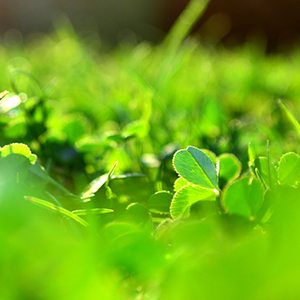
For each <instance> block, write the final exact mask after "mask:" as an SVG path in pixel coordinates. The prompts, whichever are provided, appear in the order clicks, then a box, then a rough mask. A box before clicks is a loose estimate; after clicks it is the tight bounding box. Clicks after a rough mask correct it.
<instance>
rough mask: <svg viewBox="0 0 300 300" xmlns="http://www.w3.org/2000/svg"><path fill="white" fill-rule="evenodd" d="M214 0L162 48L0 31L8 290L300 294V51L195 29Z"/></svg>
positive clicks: (7, 295)
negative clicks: (229, 44)
mask: <svg viewBox="0 0 300 300" xmlns="http://www.w3.org/2000/svg"><path fill="white" fill-rule="evenodd" d="M206 4H207V1H202V0H194V1H191V2H190V4H189V6H188V10H187V11H186V12H185V13H184V14H183V15H182V18H181V19H180V20H178V22H177V23H176V24H177V25H175V27H174V29H173V30H172V32H171V34H170V35H169V36H168V37H167V39H166V40H165V42H163V43H162V44H160V45H151V44H150V43H148V42H142V43H137V44H130V43H123V42H122V43H121V44H120V45H119V46H116V47H115V48H114V50H112V51H109V50H107V49H104V46H103V44H102V42H101V41H99V40H98V38H97V36H96V35H95V34H93V35H91V36H86V34H83V35H80V36H77V35H76V34H75V32H74V30H73V29H72V27H71V26H70V24H68V23H66V24H65V25H64V27H62V26H61V25H57V24H56V25H55V28H56V30H55V33H53V34H49V35H43V34H39V35H38V36H37V37H36V39H33V38H30V39H29V38H28V39H27V38H24V43H23V44H22V46H21V47H17V46H15V45H12V44H8V41H9V40H10V39H9V38H7V36H6V38H5V39H1V43H0V54H1V55H0V66H1V68H0V75H1V76H0V85H1V86H2V90H4V89H5V88H8V89H9V90H10V93H7V92H4V93H0V98H1V99H0V112H1V114H0V126H1V130H0V141H1V147H2V148H1V149H0V152H1V157H0V244H1V251H0V266H1V268H0V269H1V270H0V279H1V284H0V298H1V300H2V299H4V300H6V299H9V300H18V299H57V300H65V299H87V300H94V299H103V300H106V299H108V300H110V299H111V300H115V299H128V300H133V299H152V300H158V299H159V300H164V299H166V300H169V299H172V300H177V299H178V300H182V299H199V300H202V299H203V300H206V299H212V300H213V299H233V300H235V299H244V298H245V299H298V298H299V294H300V289H299V282H298V278H299V277H300V272H299V270H300V258H299V252H300V242H299V241H300V231H299V228H300V216H299V212H300V202H299V199H300V187H299V181H300V179H299V178H300V177H299V174H298V173H299V172H298V169H300V167H299V138H298V136H297V132H298V131H299V124H298V121H297V120H296V118H295V116H296V115H297V113H298V112H299V111H300V105H299V101H298V99H299V86H300V76H299V68H300V60H299V53H298V51H295V52H291V53H290V54H289V59H288V60H287V59H286V56H284V55H282V54H272V55H268V56H266V55H265V54H264V53H265V52H264V48H263V45H260V46H257V45H254V44H250V43H248V44H246V45H245V46H243V47H240V48H239V49H236V48H233V49H231V50H230V51H228V50H226V49H225V48H223V47H222V48H214V49H213V48H212V47H210V48H209V49H207V48H205V47H204V46H203V45H202V44H201V43H200V42H199V41H197V40H196V39H195V38H192V37H190V38H186V36H185V35H186V33H187V32H188V31H189V30H190V29H191V27H192V24H194V22H196V19H197V16H199V14H201V13H203V8H204V7H205V5H206ZM186 18H187V19H188V20H187V19H186ZM7 34H8V35H9V32H8V33H7ZM183 39H185V41H184V43H183V44H181V42H182V41H183ZM213 42H215V43H217V42H218V41H217V40H215V41H213ZM48 62H49V63H48ZM7 74H9V76H7ZM278 97H279V98H282V99H288V100H287V104H288V105H287V104H284V103H282V102H279V104H278V103H277V102H276V101H275V100H274V99H277V98H278ZM288 106H289V107H292V108H293V113H292V111H291V110H290V109H289V108H288ZM291 124H292V125H293V126H291ZM295 132H296V134H295ZM16 141H18V144H16V143H15V142H16ZM266 141H269V142H268V143H267V147H266ZM188 145H194V146H195V147H192V146H189V147H187V146H188ZM269 145H270V146H269ZM196 147H198V148H200V149H201V150H200V149H198V148H196ZM181 148H182V149H184V150H180V149H181ZM247 148H248V156H249V157H247V154H246V152H247ZM172 159H173V161H172ZM116 162H118V163H116ZM172 163H173V164H172ZM174 167H175V171H174ZM28 200H30V201H28ZM87 224H88V226H86V225H87Z"/></svg>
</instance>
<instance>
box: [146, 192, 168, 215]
mask: <svg viewBox="0 0 300 300" xmlns="http://www.w3.org/2000/svg"><path fill="white" fill-rule="evenodd" d="M172 198H173V195H172V194H171V193H170V192H168V191H160V192H156V193H155V194H153V195H152V196H151V197H150V199H149V200H148V209H149V210H150V211H151V212H154V213H161V214H168V213H169V209H170V205H171V201H172Z"/></svg>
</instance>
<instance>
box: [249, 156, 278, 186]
mask: <svg viewBox="0 0 300 300" xmlns="http://www.w3.org/2000/svg"><path fill="white" fill-rule="evenodd" d="M251 170H252V172H253V173H254V174H256V173H257V172H259V176H260V178H259V179H260V180H261V181H262V183H263V185H264V186H265V187H269V188H270V187H272V184H274V183H276V182H277V180H278V174H277V170H276V168H275V166H274V165H273V164H272V163H269V162H268V159H267V158H266V157H258V158H256V159H255V160H254V161H253V164H252V166H251Z"/></svg>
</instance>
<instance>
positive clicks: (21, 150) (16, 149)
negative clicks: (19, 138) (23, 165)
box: [0, 143, 36, 164]
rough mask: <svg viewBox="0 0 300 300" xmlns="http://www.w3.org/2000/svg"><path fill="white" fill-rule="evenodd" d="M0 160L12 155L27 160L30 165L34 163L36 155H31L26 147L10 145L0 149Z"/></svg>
mask: <svg viewBox="0 0 300 300" xmlns="http://www.w3.org/2000/svg"><path fill="white" fill-rule="evenodd" d="M0 151H1V152H0V153H1V158H4V157H7V156H9V155H12V154H18V155H22V156H24V157H26V158H28V159H29V161H30V163H31V164H34V163H35V162H36V155H34V154H32V153H31V151H30V149H29V148H28V146H27V145H24V144H17V143H15V144H10V145H6V146H4V147H3V148H1V149H0Z"/></svg>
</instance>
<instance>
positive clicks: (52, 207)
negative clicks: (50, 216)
mask: <svg viewBox="0 0 300 300" xmlns="http://www.w3.org/2000/svg"><path fill="white" fill-rule="evenodd" d="M25 199H26V200H28V201H30V202H32V203H33V204H36V205H38V206H41V207H43V208H47V209H50V210H51V211H55V212H57V213H60V214H62V215H64V216H67V217H69V218H71V219H73V220H75V221H76V222H78V223H80V224H81V225H83V226H85V227H87V226H88V225H89V224H88V223H87V222H86V221H85V220H83V219H81V218H80V217H78V216H77V215H76V214H73V213H72V212H70V211H69V210H67V209H65V208H62V207H60V206H58V205H55V204H53V203H51V202H48V201H45V200H42V199H39V198H36V197H31V196H25Z"/></svg>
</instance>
